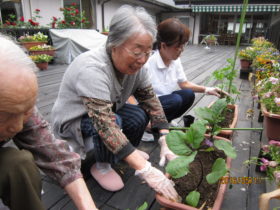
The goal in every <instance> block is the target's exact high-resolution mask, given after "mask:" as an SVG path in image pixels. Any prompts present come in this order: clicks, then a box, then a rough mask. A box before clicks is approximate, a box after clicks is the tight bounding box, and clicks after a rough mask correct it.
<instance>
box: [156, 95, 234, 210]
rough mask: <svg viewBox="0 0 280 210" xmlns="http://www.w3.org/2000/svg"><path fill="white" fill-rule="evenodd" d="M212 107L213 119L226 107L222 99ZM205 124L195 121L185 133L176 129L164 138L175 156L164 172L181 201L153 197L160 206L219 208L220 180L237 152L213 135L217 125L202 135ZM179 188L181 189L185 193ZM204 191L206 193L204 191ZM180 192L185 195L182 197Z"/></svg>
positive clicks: (201, 121) (221, 188)
mask: <svg viewBox="0 0 280 210" xmlns="http://www.w3.org/2000/svg"><path fill="white" fill-rule="evenodd" d="M213 106H214V107H215V110H216V115H215V116H214V115H213V116H212V117H216V118H219V116H220V114H221V113H220V110H221V108H222V107H224V106H226V103H225V100H224V101H219V102H217V103H215V104H214V105H213ZM205 124H206V122H205V121H204V120H197V121H196V122H194V123H193V124H192V125H191V126H190V128H189V129H188V130H187V132H186V133H184V132H183V131H177V130H176V131H171V132H170V133H169V134H168V135H167V137H166V138H167V139H166V140H167V145H168V147H169V148H170V150H172V151H173V152H174V153H175V154H176V155H178V157H177V158H176V159H174V160H172V161H170V162H169V163H168V165H167V166H166V171H167V173H168V174H169V175H170V176H171V177H172V179H173V181H175V183H176V184H175V189H176V190H177V192H178V193H179V195H180V196H181V197H182V200H183V201H182V203H178V202H175V201H170V200H168V199H166V198H165V197H164V196H162V195H160V194H156V199H157V201H158V202H159V203H160V204H161V205H163V206H165V207H169V208H173V209H182V210H183V209H189V210H190V209H192V210H194V209H197V208H196V207H198V206H200V207H201V206H205V207H208V208H212V207H213V209H219V208H220V207H221V203H222V200H223V198H222V197H223V195H224V192H225V190H226V183H219V180H220V179H221V178H222V177H223V176H225V175H226V174H227V172H228V168H229V167H230V158H235V157H236V152H235V150H234V148H233V147H232V145H231V142H230V141H229V140H227V139H224V138H221V137H217V136H215V135H214V134H215V133H217V132H218V127H217V126H214V127H213V129H212V130H211V132H210V135H205V132H206V126H205ZM226 157H228V158H226ZM225 158H226V160H225ZM206 162H207V164H206ZM178 179H179V180H178ZM184 180H185V181H184ZM181 182H182V183H181ZM180 186H184V187H183V188H184V190H182V189H181V188H180ZM185 188H187V189H185ZM205 189H207V192H203V191H205ZM181 190H182V192H183V193H184V192H185V193H186V194H185V195H183V194H182V193H181ZM212 190H213V191H212ZM211 191H212V192H211ZM209 196H210V197H211V199H210V197H209ZM210 200H212V202H209V201H210ZM205 202H206V203H205ZM204 203H205V204H204Z"/></svg>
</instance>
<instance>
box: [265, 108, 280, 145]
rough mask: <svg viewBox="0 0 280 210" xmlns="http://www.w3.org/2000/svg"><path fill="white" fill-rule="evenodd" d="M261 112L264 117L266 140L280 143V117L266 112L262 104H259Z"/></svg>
mask: <svg viewBox="0 0 280 210" xmlns="http://www.w3.org/2000/svg"><path fill="white" fill-rule="evenodd" d="M261 110H262V113H263V116H264V126H265V130H266V136H267V138H268V139H269V140H277V141H280V115H279V114H272V113H270V112H268V111H267V109H266V107H265V106H264V105H263V104H261Z"/></svg>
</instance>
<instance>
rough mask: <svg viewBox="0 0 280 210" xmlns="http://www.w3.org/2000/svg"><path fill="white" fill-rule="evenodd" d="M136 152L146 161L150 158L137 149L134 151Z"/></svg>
mask: <svg viewBox="0 0 280 210" xmlns="http://www.w3.org/2000/svg"><path fill="white" fill-rule="evenodd" d="M136 151H137V152H138V153H139V154H140V155H141V156H142V157H143V158H144V159H146V160H148V159H149V158H150V156H149V155H148V153H146V152H143V151H141V150H139V149H136Z"/></svg>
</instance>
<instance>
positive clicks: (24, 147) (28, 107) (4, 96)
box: [0, 36, 96, 210]
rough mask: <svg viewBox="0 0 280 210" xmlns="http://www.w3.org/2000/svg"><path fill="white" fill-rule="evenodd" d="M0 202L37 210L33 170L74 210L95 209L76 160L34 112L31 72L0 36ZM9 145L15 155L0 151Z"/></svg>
mask: <svg viewBox="0 0 280 210" xmlns="http://www.w3.org/2000/svg"><path fill="white" fill-rule="evenodd" d="M0 46H1V47H0V63H1V65H0V198H1V199H2V200H3V202H4V204H6V205H7V206H9V207H10V209H12V210H22V209H28V210H43V209H45V208H44V206H43V204H42V202H41V200H40V197H41V191H42V184H41V177H40V173H39V170H38V168H37V166H38V167H39V168H40V169H41V170H42V171H44V172H45V173H46V174H47V175H49V176H51V177H52V178H54V179H55V180H56V181H58V182H59V184H60V185H61V186H62V187H63V188H64V189H65V190H66V191H67V193H68V194H69V195H70V197H71V198H72V199H73V201H74V203H75V204H76V206H77V208H78V209H79V210H85V209H96V207H95V205H94V202H93V200H92V198H91V195H90V193H89V191H88V189H87V187H86V185H85V182H84V179H83V178H82V174H81V172H80V156H79V155H78V154H77V153H74V152H70V151H69V147H68V145H67V143H66V142H65V141H62V140H57V139H55V138H54V135H53V134H52V133H51V131H50V128H49V124H48V123H47V122H46V121H45V120H44V119H43V118H42V116H41V115H40V114H39V113H38V110H37V108H36V107H35V102H36V97H37V90H38V85H37V79H36V75H35V74H34V72H33V70H34V69H36V67H35V65H34V63H33V62H32V61H31V59H30V58H29V57H28V56H27V55H26V54H25V53H24V52H23V51H22V50H21V49H20V48H19V47H18V46H17V45H16V44H15V43H13V42H12V41H11V40H9V39H7V38H5V37H2V36H0ZM11 139H13V140H14V143H15V144H16V145H17V146H18V148H19V149H15V148H12V147H4V146H3V145H4V144H5V143H6V142H8V141H9V140H11Z"/></svg>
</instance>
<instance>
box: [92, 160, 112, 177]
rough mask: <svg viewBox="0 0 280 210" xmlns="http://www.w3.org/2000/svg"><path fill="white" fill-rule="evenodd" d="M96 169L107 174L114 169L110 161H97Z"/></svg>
mask: <svg viewBox="0 0 280 210" xmlns="http://www.w3.org/2000/svg"><path fill="white" fill-rule="evenodd" d="M96 169H97V170H98V171H99V172H100V173H101V174H107V173H108V172H110V171H111V170H112V167H111V164H110V163H104V162H96Z"/></svg>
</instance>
